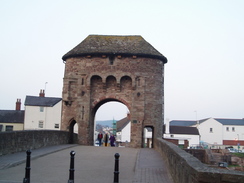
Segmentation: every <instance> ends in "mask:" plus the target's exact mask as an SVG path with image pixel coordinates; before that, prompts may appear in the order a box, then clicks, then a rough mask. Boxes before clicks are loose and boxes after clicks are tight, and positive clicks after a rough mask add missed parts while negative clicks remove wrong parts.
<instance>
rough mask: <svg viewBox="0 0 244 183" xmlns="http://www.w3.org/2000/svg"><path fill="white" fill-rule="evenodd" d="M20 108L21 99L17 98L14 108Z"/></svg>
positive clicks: (17, 109)
mask: <svg viewBox="0 0 244 183" xmlns="http://www.w3.org/2000/svg"><path fill="white" fill-rule="evenodd" d="M20 108H21V99H17V101H16V107H15V110H16V111H20Z"/></svg>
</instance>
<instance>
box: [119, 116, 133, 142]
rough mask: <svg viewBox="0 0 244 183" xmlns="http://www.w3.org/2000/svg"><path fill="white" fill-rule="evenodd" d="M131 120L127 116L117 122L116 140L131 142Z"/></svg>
mask: <svg viewBox="0 0 244 183" xmlns="http://www.w3.org/2000/svg"><path fill="white" fill-rule="evenodd" d="M130 131H131V121H130V119H129V118H128V117H125V118H123V119H121V120H119V121H117V124H116V140H117V141H118V142H130Z"/></svg>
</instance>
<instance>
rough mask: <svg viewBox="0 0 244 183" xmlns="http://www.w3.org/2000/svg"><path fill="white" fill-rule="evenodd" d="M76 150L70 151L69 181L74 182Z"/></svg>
mask: <svg viewBox="0 0 244 183" xmlns="http://www.w3.org/2000/svg"><path fill="white" fill-rule="evenodd" d="M74 160H75V151H71V152H70V169H69V180H68V183H74V173H75V168H74V167H75V162H74Z"/></svg>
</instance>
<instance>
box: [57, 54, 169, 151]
mask: <svg viewBox="0 0 244 183" xmlns="http://www.w3.org/2000/svg"><path fill="white" fill-rule="evenodd" d="M163 71H164V64H163V62H162V61H161V60H158V59H152V58H142V57H137V58H132V57H122V58H120V59H118V58H115V59H114V62H113V65H110V63H109V58H108V57H107V58H102V57H94V56H92V57H91V58H87V57H77V58H69V59H67V60H66V65H65V75H64V85H63V101H64V103H63V113H62V125H61V129H62V130H68V129H69V125H70V122H71V120H72V119H73V120H75V121H76V122H77V124H78V133H79V143H80V144H84V145H92V144H93V129H94V116H95V113H96V110H97V109H98V108H99V106H100V105H101V104H102V103H106V102H108V101H119V102H122V103H123V104H125V105H126V106H127V107H128V109H129V110H130V114H131V120H132V127H131V143H130V146H131V147H141V146H142V131H143V128H144V126H145V125H147V126H152V127H153V128H154V137H161V136H162V124H163V103H164V101H163V89H162V88H163V80H164V78H163V76H164V74H163V73H164V72H163ZM81 78H83V79H84V85H81V82H79V81H80V80H81ZM81 92H83V93H84V95H83V96H82V95H81ZM67 104H69V105H67ZM81 107H84V111H85V113H84V114H81V113H82V110H81Z"/></svg>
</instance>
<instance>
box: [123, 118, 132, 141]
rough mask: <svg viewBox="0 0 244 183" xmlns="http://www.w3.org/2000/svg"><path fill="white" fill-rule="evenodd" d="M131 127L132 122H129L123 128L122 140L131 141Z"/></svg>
mask: <svg viewBox="0 0 244 183" xmlns="http://www.w3.org/2000/svg"><path fill="white" fill-rule="evenodd" d="M130 128H131V122H129V123H128V124H127V125H126V126H125V127H124V128H123V129H122V130H121V141H122V142H126V141H127V142H130Z"/></svg>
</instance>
